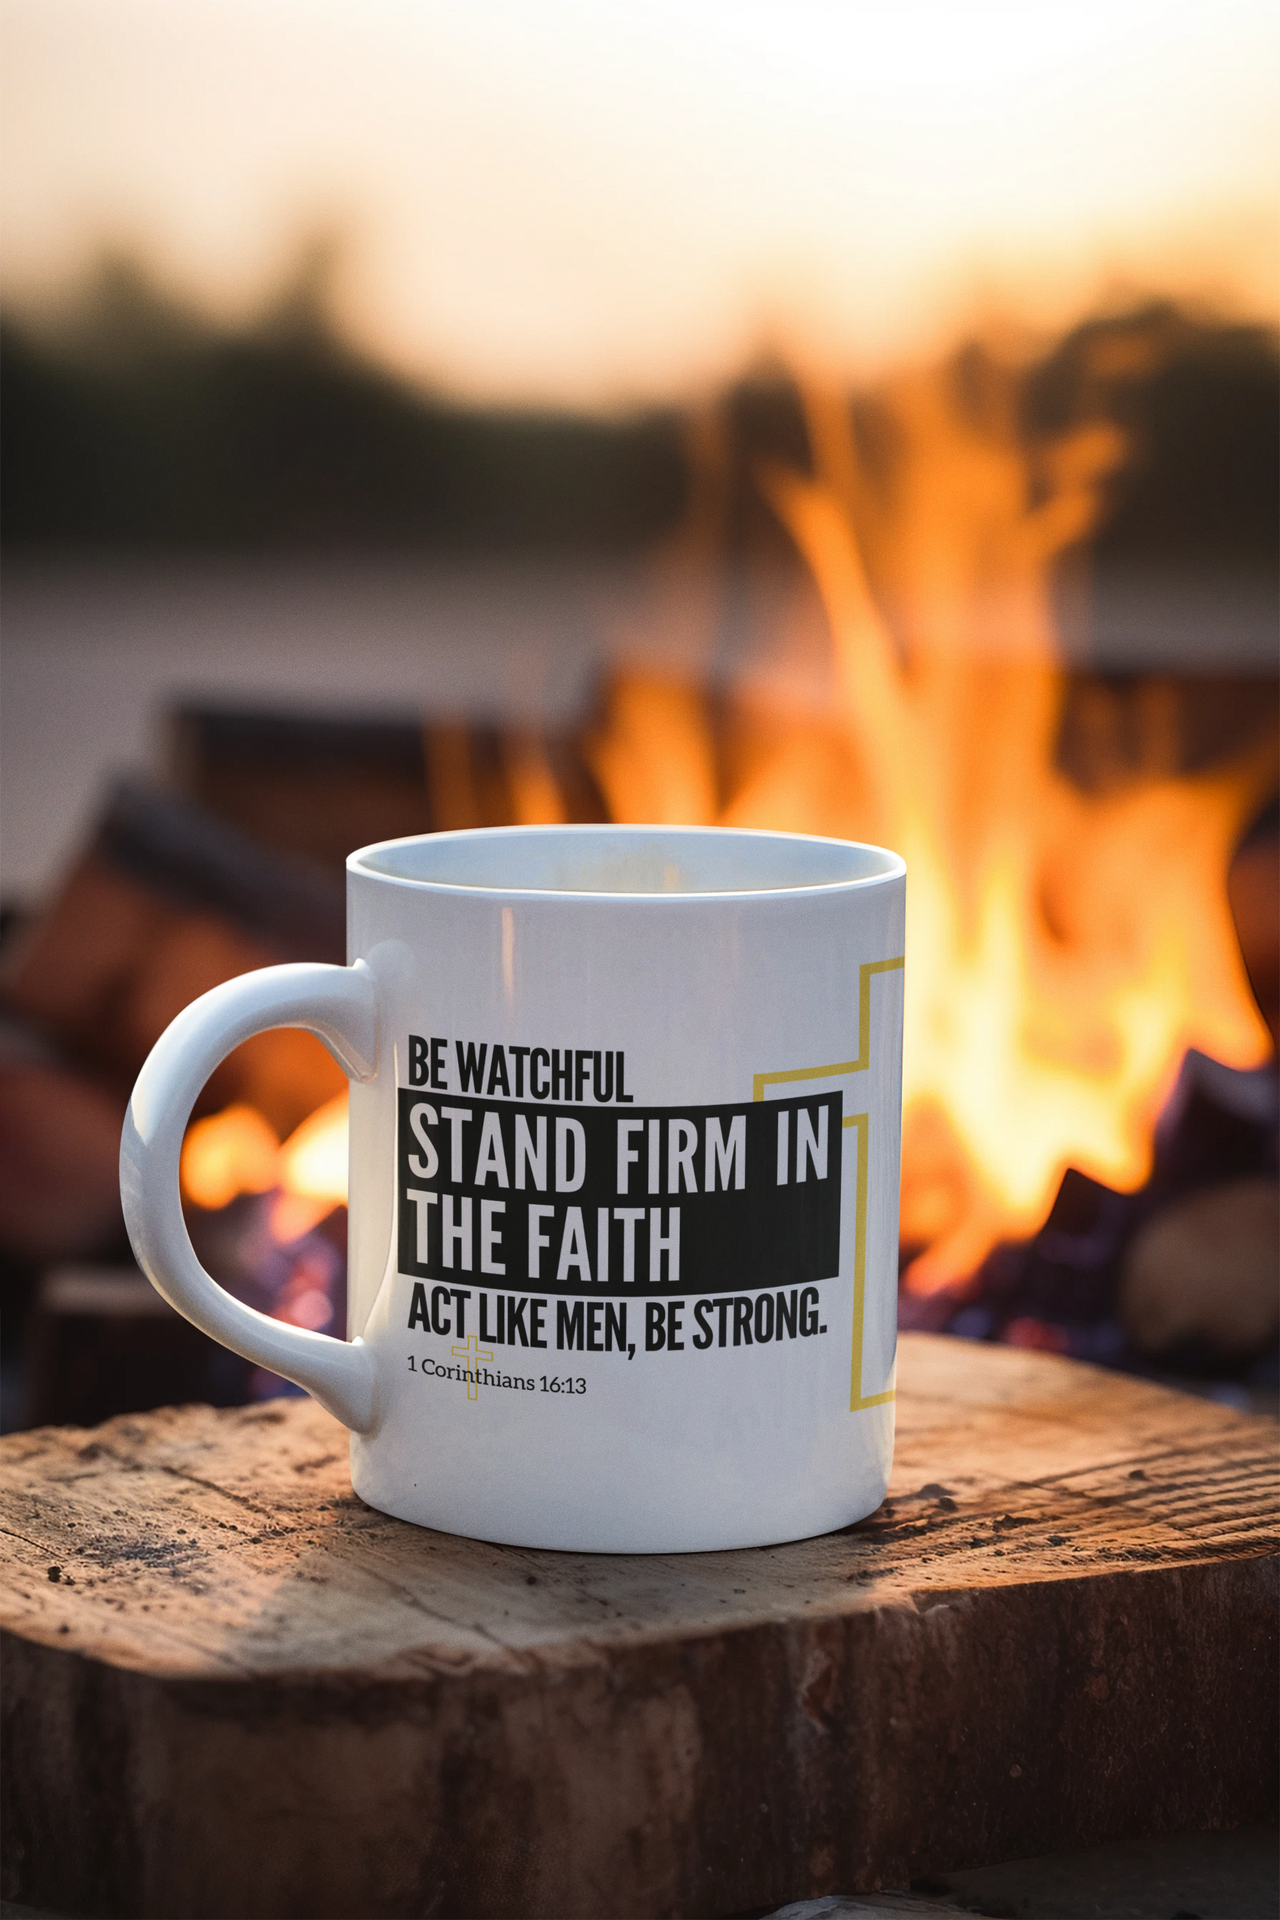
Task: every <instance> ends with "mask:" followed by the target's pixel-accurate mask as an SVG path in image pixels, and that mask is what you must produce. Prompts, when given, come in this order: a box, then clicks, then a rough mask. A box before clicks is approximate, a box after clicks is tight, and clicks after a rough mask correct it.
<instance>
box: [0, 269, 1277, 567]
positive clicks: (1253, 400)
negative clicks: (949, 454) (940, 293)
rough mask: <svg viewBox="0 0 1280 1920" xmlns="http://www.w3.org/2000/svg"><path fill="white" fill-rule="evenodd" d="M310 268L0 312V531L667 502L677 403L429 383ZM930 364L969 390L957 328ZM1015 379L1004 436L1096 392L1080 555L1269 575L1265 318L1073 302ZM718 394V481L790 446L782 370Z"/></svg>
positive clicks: (658, 512)
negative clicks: (1105, 439) (1114, 455)
mask: <svg viewBox="0 0 1280 1920" xmlns="http://www.w3.org/2000/svg"><path fill="white" fill-rule="evenodd" d="M332 266H333V250H332V248H331V247H327V246H326V245H325V244H324V243H323V242H319V243H317V244H316V245H315V246H313V247H312V248H310V249H309V250H308V251H307V252H306V253H305V254H304V256H303V258H302V261H301V263H300V266H299V268H298V270H297V272H296V274H295V275H294V277H293V278H292V280H291V281H290V282H289V283H288V284H287V285H286V287H285V289H284V291H283V292H282V294H281V295H280V296H279V297H278V298H277V299H276V300H274V301H273V302H272V303H271V304H270V306H269V307H268V308H267V310H266V311H265V312H264V313H263V314H262V315H261V316H260V317H259V318H258V319H257V320H256V321H255V322H253V323H251V324H249V325H247V326H244V327H242V328H240V329H238V330H232V329H227V328H219V327H218V326H216V325H215V324H213V323H212V322H210V321H209V320H207V319H204V318H202V317H201V316H199V315H197V314H196V313H194V312H192V311H191V310H189V309H187V308H184V307H182V306H180V305H178V304H176V303H175V302H174V301H172V300H170V299H169V298H167V297H166V296H165V295H164V294H163V293H162V292H161V291H160V290H159V289H158V288H157V287H156V286H155V285H154V283H153V282H151V281H150V280H149V279H148V277H147V276H146V274H145V273H144V272H143V271H142V270H141V269H139V268H138V267H137V266H136V265H135V264H133V263H131V262H129V261H127V260H122V259H117V260H113V261H108V262H106V263H105V264H104V265H103V266H102V267H101V269H100V270H99V272H98V274H97V276H96V277H95V279H94V280H93V282H92V283H91V284H90V287H89V289H88V291H87V293H86V294H85V296H84V297H83V298H82V299H81V300H80V301H79V302H77V303H76V304H75V306H74V307H72V308H69V309H68V310H67V312H66V313H64V314H63V315H62V316H61V317H60V318H58V319H57V321H56V322H49V323H46V324H45V325H44V326H42V327H40V328H38V329H37V328H35V327H32V326H29V325H27V326H24V325H21V324H19V323H17V322H15V321H13V320H12V319H4V320H0V386H2V389H3V404H4V436H3V442H2V444H0V514H2V520H0V526H2V529H3V537H4V540H5V543H6V546H7V547H8V548H10V549H23V550H33V549H40V548H48V547H59V546H76V547H90V548H95V547H96V548H99V549H106V550H113V549H115V550H132V551H148V550H149V551H166V550H168V551H188V552H192V551H195V552H198V551H201V550H205V551H241V552H252V551H255V550H258V551H263V552H280V551H282V550H288V549H291V548H292V549H295V550H302V551H325V552H331V551H342V550H348V551H354V550H361V549H366V550H368V549H375V550H376V549H383V550H386V549H399V550H408V551H420V552H430V551H437V552H439V551H450V550H461V551H465V550H482V551H487V552H502V551H510V552H520V551H541V552H546V553H560V554H571V553H577V554H581V555H589V554H608V553H619V552H626V551H629V550H637V549H641V548H643V547H645V546H647V545H649V544H651V543H652V541H653V540H654V539H655V538H656V537H657V536H659V535H660V534H662V533H663V532H665V531H667V530H669V529H671V528H672V527H674V526H675V525H676V524H677V523H678V522H679V521H680V519H681V517H682V515H683V513H684V512H685V509H686V506H687V503H688V499H689V493H690V485H691V473H690V463H689V457H688V452H689V437H688V431H687V429H688V422H687V419H686V417H685V416H684V415H682V413H681V412H680V411H679V410H678V409H677V408H675V407H670V408H665V409H658V408H655V409H651V410H649V411H646V412H640V413H635V414H631V415H627V416H622V417H617V418H607V417H601V416H592V415H586V414H576V415H575V414H571V413H566V412H553V411H543V412H536V411H528V412H516V411H509V410H508V411H504V410H502V409H483V408H477V407H464V406H460V405H457V404H451V403H449V402H448V401H446V400H444V399H441V398H439V397H436V396H433V395H431V394H429V393H425V392H423V391H422V390H420V389H418V388H415V387H412V386H410V385H408V384H407V383H405V382H403V381H401V380H399V379H397V378H396V377H395V376H394V375H393V374H390V373H388V372H386V371H384V370H381V369H379V368H378V367H376V366H374V365H373V364H371V363H370V362H368V361H367V360H364V359H362V358H361V357H359V356H358V355H357V354H356V353H354V352H353V351H352V350H351V349H350V348H348V347H347V346H345V345H344V344H343V342H342V341H341V339H340V337H339V335H338V334H337V332H336V330H335V329H334V327H333V326H332V324H331V323H330V320H329V318H328V312H329V304H328V299H327V287H328V280H329V275H330V272H331V270H332ZM952 364H953V374H954V378H955V381H956V383H957V388H958V390H959V391H960V392H961V394H963V393H964V392H965V391H966V390H968V391H970V392H971V397H972V404H973V406H974V407H975V409H977V410H978V411H979V412H980V411H981V408H982V406H983V404H984V401H983V385H984V378H985V376H984V368H985V367H986V366H988V365H989V363H988V362H987V361H986V359H985V356H984V354H983V351H982V349H981V348H980V347H978V346H971V347H968V348H964V349H962V350H960V351H959V352H957V354H956V355H955V356H954V360H953V363H952ZM1021 393H1022V407H1023V414H1024V427H1025V430H1026V432H1027V434H1028V436H1029V437H1032V438H1034V437H1035V436H1036V435H1037V434H1042V433H1046V432H1047V433H1052V432H1054V431H1057V430H1060V429H1061V428H1062V427H1063V426H1065V425H1067V424H1068V423H1069V422H1071V421H1073V420H1079V419H1082V418H1097V417H1100V416H1101V417H1108V418H1111V419H1114V420H1115V421H1116V422H1117V423H1118V424H1120V425H1121V426H1123V427H1124V428H1125V429H1126V432H1127V434H1128V436H1129V439H1130V444H1131V447H1132V450H1133V457H1132V459H1131V461H1130V462H1129V465H1128V467H1127V469H1126V472H1125V475H1124V477H1123V481H1122V483H1121V484H1120V485H1119V486H1118V487H1117V488H1116V489H1115V490H1114V497H1113V499H1112V502H1111V507H1110V511H1109V513H1108V515H1107V517H1106V521H1105V524H1104V525H1103V527H1102V528H1101V529H1100V531H1099V534H1098V535H1097V537H1096V539H1095V542H1094V550H1093V562H1094V566H1095V568H1096V569H1097V570H1098V574H1099V577H1101V575H1102V574H1105V573H1106V572H1108V571H1111V570H1114V571H1118V572H1122V571H1124V570H1125V569H1131V570H1152V569H1156V570H1159V571H1161V572H1163V573H1166V574H1168V573H1174V574H1177V573H1179V572H1188V571H1189V572H1195V573H1198V574H1200V575H1202V576H1203V575H1219V576H1220V575H1223V574H1230V575H1232V576H1234V577H1236V578H1237V579H1239V578H1240V577H1241V576H1247V577H1252V578H1253V579H1255V580H1262V579H1265V580H1267V581H1268V582H1273V581H1274V580H1275V578H1276V573H1277V559H1278V539H1277V524H1278V521H1280V355H1278V354H1277V346H1276V341H1275V338H1274V337H1273V336H1272V335H1271V334H1270V333H1269V332H1267V331H1266V330H1265V329H1263V328H1258V327H1248V326H1238V325H1223V324H1215V323H1212V322H1210V321H1208V320H1204V319H1197V318H1195V317H1193V316H1189V315H1187V314H1185V313H1181V312H1179V311H1178V310H1177V309H1175V308H1173V307H1171V306H1168V305H1150V306H1147V307H1145V308H1142V309H1140V310H1137V311H1134V312H1130V313H1127V314H1123V315H1119V316H1111V317H1107V318H1100V319H1095V320H1090V321H1088V322H1087V323H1085V324H1084V325H1082V326H1079V327H1077V328H1075V329H1074V330H1073V331H1071V332H1070V333H1068V334H1067V335H1066V336H1065V337H1064V338H1063V339H1062V340H1061V341H1060V342H1059V343H1058V345H1057V346H1056V347H1055V348H1054V349H1053V350H1052V351H1051V352H1050V353H1049V354H1048V355H1047V356H1046V357H1045V358H1044V359H1043V360H1042V361H1041V362H1040V363H1039V364H1038V365H1037V366H1035V367H1034V368H1032V369H1030V370H1029V371H1028V373H1027V375H1026V377H1025V379H1024V380H1023V381H1022V383H1021ZM853 404H854V418H855V429H856V431H857V433H858V437H859V441H860V444H861V445H862V446H863V447H864V451H865V453H866V456H867V459H868V463H869V465H870V466H871V467H873V468H874V467H875V466H876V465H877V461H878V459H879V457H880V455H881V454H883V453H884V451H885V449H883V448H878V444H877V443H878V435H877V428H876V410H875V403H874V397H873V396H872V397H870V398H867V397H864V398H863V399H862V400H859V401H856V402H854V403H853ZM720 414H721V419H722V423H723V425H724V427H725V429H726V444H727V445H728V446H729V447H730V448H731V450H732V451H731V455H730V459H731V464H732V466H733V468H734V469H735V473H736V478H737V488H736V491H737V492H738V493H739V494H741V493H742V492H743V491H744V490H745V488H744V483H745V484H746V486H749V476H750V470H751V467H752V464H753V463H754V461H756V460H758V459H759V458H760V457H761V455H766V456H772V457H778V456H782V457H785V458H787V459H789V460H791V461H793V462H796V463H798V464H805V463H806V462H807V458H808V446H807V439H806V429H805V423H804V412H803V408H802V407H801V405H800V401H799V397H798V394H797V392H796V389H795V386H794V384H793V382H792V381H791V380H790V379H789V378H788V377H787V376H786V375H785V374H784V373H783V372H781V371H778V370H776V369H775V370H773V371H771V372H767V373H765V374H762V375H758V376H756V377H754V378H752V379H750V380H746V381H743V382H741V383H739V384H738V385H737V386H736V387H734V388H733V389H732V390H731V391H730V392H729V393H728V394H726V395H724V396H722V402H721V406H720ZM756 524H757V531H758V530H759V522H758V521H757V523H756Z"/></svg>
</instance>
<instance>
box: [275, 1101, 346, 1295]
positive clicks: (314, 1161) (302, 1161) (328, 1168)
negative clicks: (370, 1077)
mask: <svg viewBox="0 0 1280 1920" xmlns="http://www.w3.org/2000/svg"><path fill="white" fill-rule="evenodd" d="M280 1187H281V1194H280V1198H279V1199H278V1200H277V1202H276V1204H275V1207H274V1208H273V1209H272V1215H271V1231H272V1233H273V1234H274V1235H275V1237H276V1239H277V1240H280V1241H282V1242H283V1241H288V1240H297V1239H298V1238H300V1236H301V1235H302V1234H304V1233H308V1232H310V1230H311V1228H312V1227H314V1226H316V1225H318V1223H319V1222H320V1221H321V1220H323V1219H324V1217H325V1215H326V1214H328V1213H332V1212H333V1209H334V1208H335V1207H345V1206H346V1204H347V1095H346V1092H345V1090H344V1091H343V1092H342V1093H339V1094H335V1095H334V1097H333V1099H332V1100H326V1101H325V1103H324V1105H323V1106H322V1107H317V1108H316V1110H315V1112H314V1113H312V1114H308V1116H307V1118H306V1119H305V1120H304V1121H303V1122H302V1124H301V1126H299V1127H295V1128H294V1130H293V1132H292V1133H291V1134H290V1135H289V1138H288V1139H287V1140H286V1141H285V1143H284V1145H283V1146H282V1147H281V1149H280ZM303 1324H306V1323H305V1322H304V1323H303Z"/></svg>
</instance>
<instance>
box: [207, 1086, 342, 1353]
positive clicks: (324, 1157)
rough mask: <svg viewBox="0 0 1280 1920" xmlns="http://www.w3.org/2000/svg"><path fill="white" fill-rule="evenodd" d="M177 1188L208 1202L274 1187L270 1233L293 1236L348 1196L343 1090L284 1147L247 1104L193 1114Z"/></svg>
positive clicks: (285, 1239) (222, 1203) (284, 1240)
mask: <svg viewBox="0 0 1280 1920" xmlns="http://www.w3.org/2000/svg"><path fill="white" fill-rule="evenodd" d="M182 1188H183V1192H184V1194H185V1195H186V1197H187V1198H188V1199H189V1200H193V1201H194V1202H195V1203H196V1205H197V1206H201V1207H206V1208H209V1209H214V1208H219V1207H226V1206H229V1205H230V1204H231V1202H232V1201H233V1200H235V1199H236V1198H238V1196H239V1195H240V1194H244V1193H270V1192H272V1191H275V1193H276V1198H275V1202H274V1204H273V1206H272V1209H271V1216H270V1221H271V1233H272V1237H273V1238H274V1239H275V1240H277V1241H278V1242H279V1243H280V1244H281V1245H285V1244H288V1243H289V1242H292V1241H294V1240H298V1239H300V1238H301V1237H302V1235H303V1234H305V1233H309V1232H310V1231H311V1229H312V1227H314V1226H317V1225H318V1224H319V1222H320V1221H321V1220H323V1219H324V1218H325V1216H326V1215H327V1214H330V1213H332V1212H333V1209H334V1208H335V1207H341V1206H345V1205H346V1202H347V1096H346V1093H345V1092H343V1093H340V1094H337V1095H336V1096H335V1097H334V1098H333V1099H332V1100H327V1101H326V1102H325V1104H324V1105H323V1106H322V1107H318V1108H317V1109H316V1111H315V1112H314V1113H312V1114H309V1115H308V1117H307V1118H306V1119H305V1120H304V1121H303V1122H302V1124H301V1126H299V1127H296V1128H295V1129H294V1131H293V1132H292V1133H291V1134H290V1135H289V1138H288V1139H287V1140H286V1141H285V1142H284V1144H283V1146H281V1145H280V1144H279V1142H278V1141H277V1140H276V1137H275V1134H274V1133H273V1132H272V1130H271V1128H270V1127H269V1126H268V1124H267V1122H266V1121H265V1120H264V1119H263V1117H262V1115H261V1114H260V1113H258V1112H256V1110H255V1109H254V1108H253V1107H247V1106H241V1105H237V1106H232V1107H224V1108H223V1110H222V1112H221V1113H215V1114H211V1115H210V1116H209V1118H208V1119H207V1120H197V1121H196V1123H195V1125H194V1126H192V1127H191V1128H190V1130H189V1131H188V1133H187V1137H186V1140H185V1141H184V1142H183V1147H182ZM303 1324H307V1323H306V1322H304V1323H303Z"/></svg>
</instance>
